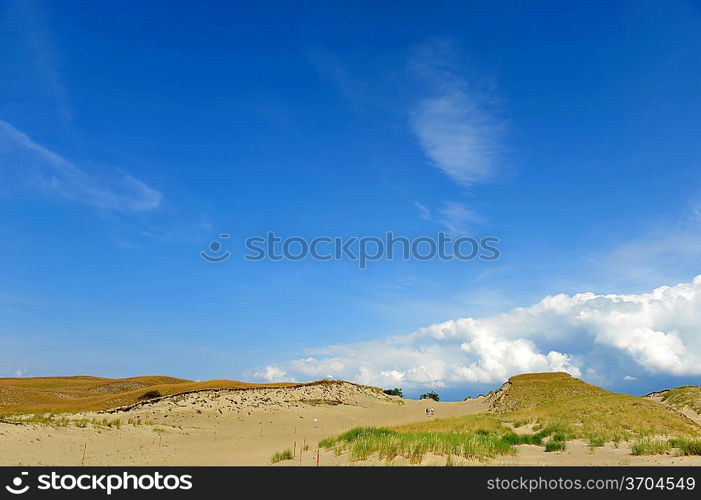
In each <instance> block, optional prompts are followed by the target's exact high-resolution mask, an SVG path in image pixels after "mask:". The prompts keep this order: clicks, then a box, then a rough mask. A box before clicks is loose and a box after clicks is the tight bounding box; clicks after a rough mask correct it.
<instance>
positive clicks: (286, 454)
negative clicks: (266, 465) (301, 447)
mask: <svg viewBox="0 0 701 500" xmlns="http://www.w3.org/2000/svg"><path fill="white" fill-rule="evenodd" d="M292 458H294V457H293V456H292V450H290V449H287V450H283V451H278V452H277V453H275V454H274V455H273V457H272V458H271V459H270V463H271V464H276V463H278V462H282V461H284V460H292Z"/></svg>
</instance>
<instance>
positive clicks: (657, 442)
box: [631, 438, 701, 455]
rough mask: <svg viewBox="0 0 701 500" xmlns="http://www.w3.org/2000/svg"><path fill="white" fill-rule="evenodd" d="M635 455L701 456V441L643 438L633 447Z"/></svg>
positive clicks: (632, 450) (632, 451)
mask: <svg viewBox="0 0 701 500" xmlns="http://www.w3.org/2000/svg"><path fill="white" fill-rule="evenodd" d="M631 453H632V454H633V455H666V454H674V455H701V439H684V438H674V439H668V440H663V439H655V438H643V439H640V440H638V441H636V442H635V443H633V446H632V447H631Z"/></svg>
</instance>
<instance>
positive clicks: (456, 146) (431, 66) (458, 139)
mask: <svg viewBox="0 0 701 500" xmlns="http://www.w3.org/2000/svg"><path fill="white" fill-rule="evenodd" d="M453 59H454V57H453V55H452V49H451V47H450V45H449V44H448V43H446V42H433V43H427V44H424V45H422V46H421V47H420V48H419V49H418V50H417V51H416V54H415V57H414V58H413V60H412V69H413V70H414V72H415V73H416V74H417V75H418V76H420V77H421V78H422V80H423V81H424V82H426V84H427V88H428V95H427V96H426V97H424V98H423V99H421V100H420V101H419V102H418V104H417V105H416V107H415V109H414V110H413V113H412V115H411V120H410V125H411V128H412V130H413V131H414V133H415V134H416V137H417V138H418V140H419V144H420V145H421V148H422V149H423V151H424V153H425V154H426V156H427V157H428V158H429V160H431V163H432V165H434V166H435V167H436V168H438V169H440V170H442V171H443V172H444V173H445V174H446V175H448V176H449V177H450V178H451V179H453V180H454V181H455V182H457V183H458V184H460V185H463V186H470V185H474V184H476V183H480V182H485V181H488V180H490V179H492V178H493V177H494V175H495V173H496V171H497V166H498V160H499V156H500V149H501V135H502V132H503V128H504V127H503V125H502V123H501V121H500V120H499V119H498V118H497V117H496V114H495V113H494V111H493V109H492V108H493V105H492V102H491V101H492V100H491V99H490V98H489V97H487V96H486V95H485V94H484V93H481V92H478V91H477V90H475V88H474V86H470V85H469V84H468V82H467V80H466V79H465V78H464V77H462V76H461V75H460V74H459V73H458V72H457V71H456V70H455V69H454V68H453V67H452V66H453Z"/></svg>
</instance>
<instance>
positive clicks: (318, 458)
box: [316, 449, 321, 467]
mask: <svg viewBox="0 0 701 500" xmlns="http://www.w3.org/2000/svg"><path fill="white" fill-rule="evenodd" d="M320 458H321V456H320V454H319V450H318V449H317V450H316V466H317V467H319V460H320Z"/></svg>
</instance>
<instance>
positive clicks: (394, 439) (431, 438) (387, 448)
mask: <svg viewBox="0 0 701 500" xmlns="http://www.w3.org/2000/svg"><path fill="white" fill-rule="evenodd" d="M319 447H321V448H327V449H328V448H331V449H334V450H335V451H336V453H337V454H340V453H342V452H344V451H348V452H350V458H351V460H353V461H356V460H367V459H368V458H370V457H371V456H372V455H374V454H378V456H379V458H380V459H381V460H386V461H387V462H391V461H392V460H393V459H395V458H396V457H404V458H407V459H408V460H409V462H410V463H412V464H419V463H421V461H422V460H423V457H424V455H425V454H426V453H433V454H435V455H443V456H451V455H455V456H460V457H464V458H467V459H475V460H484V459H487V458H494V457H496V456H497V455H505V454H510V453H513V452H514V447H513V445H512V444H511V443H510V442H508V441H507V440H505V439H503V438H501V437H497V436H495V435H492V434H472V433H465V432H400V431H398V430H395V429H386V428H377V427H356V428H354V429H351V430H349V431H347V432H345V433H343V434H341V435H340V436H338V437H336V438H327V439H324V440H322V441H321V442H319Z"/></svg>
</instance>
